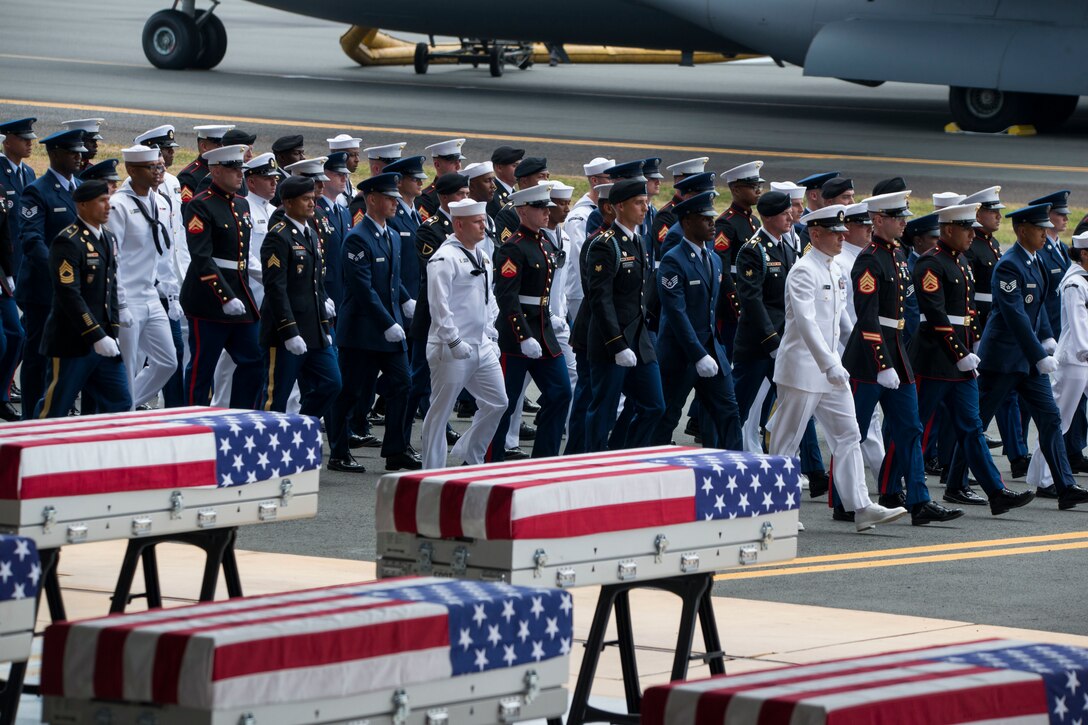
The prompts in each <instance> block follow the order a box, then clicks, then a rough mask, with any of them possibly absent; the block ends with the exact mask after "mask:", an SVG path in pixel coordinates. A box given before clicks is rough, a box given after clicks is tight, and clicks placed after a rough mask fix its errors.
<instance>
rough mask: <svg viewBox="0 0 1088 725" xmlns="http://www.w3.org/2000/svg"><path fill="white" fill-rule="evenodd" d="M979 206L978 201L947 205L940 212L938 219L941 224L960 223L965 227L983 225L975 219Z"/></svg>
mask: <svg viewBox="0 0 1088 725" xmlns="http://www.w3.org/2000/svg"><path fill="white" fill-rule="evenodd" d="M978 207H979V205H978V202H973V203H971V204H953V205H952V206H946V207H945V208H943V209H941V210H940V212H938V214H937V219H938V221H939V222H940V223H941V224H958V225H959V226H963V227H981V226H982V225H981V224H979V223H978V222H977V221H975V214H977V213H978Z"/></svg>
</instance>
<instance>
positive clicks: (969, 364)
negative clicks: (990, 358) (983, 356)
mask: <svg viewBox="0 0 1088 725" xmlns="http://www.w3.org/2000/svg"><path fill="white" fill-rule="evenodd" d="M980 362H982V360H980V359H979V356H978V355H976V354H975V353H973V352H969V353H967V354H966V355H964V356H963V357H961V358H960V359H959V362H957V363H956V369H957V370H959V371H960V372H961V373H969V372H971V371H972V370H977V369H978V364H979V363H980Z"/></svg>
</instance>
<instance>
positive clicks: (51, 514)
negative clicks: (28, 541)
mask: <svg viewBox="0 0 1088 725" xmlns="http://www.w3.org/2000/svg"><path fill="white" fill-rule="evenodd" d="M56 524H57V507H56V506H46V507H45V508H44V509H42V533H43V534H48V533H49V532H50V531H52V530H53V527H54V526H56Z"/></svg>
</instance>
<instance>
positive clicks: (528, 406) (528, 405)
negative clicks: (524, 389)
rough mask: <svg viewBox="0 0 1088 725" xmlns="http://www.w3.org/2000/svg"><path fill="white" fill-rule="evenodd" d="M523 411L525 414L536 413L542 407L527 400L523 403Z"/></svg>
mask: <svg viewBox="0 0 1088 725" xmlns="http://www.w3.org/2000/svg"><path fill="white" fill-rule="evenodd" d="M521 410H522V411H523V412H525V413H536V412H539V411H540V406H539V405H537V404H536V403H534V402H533V401H531V400H529V399H528V398H525V400H523V401H521Z"/></svg>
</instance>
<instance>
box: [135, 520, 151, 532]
mask: <svg viewBox="0 0 1088 725" xmlns="http://www.w3.org/2000/svg"><path fill="white" fill-rule="evenodd" d="M150 533H151V517H150V516H137V517H136V518H134V519H133V520H132V535H133V536H147V535H148V534H150Z"/></svg>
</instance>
